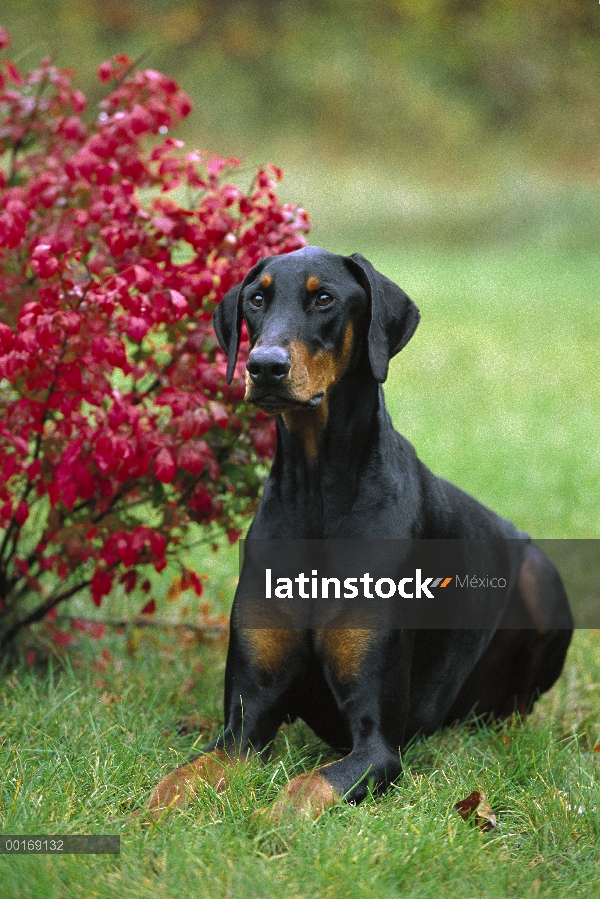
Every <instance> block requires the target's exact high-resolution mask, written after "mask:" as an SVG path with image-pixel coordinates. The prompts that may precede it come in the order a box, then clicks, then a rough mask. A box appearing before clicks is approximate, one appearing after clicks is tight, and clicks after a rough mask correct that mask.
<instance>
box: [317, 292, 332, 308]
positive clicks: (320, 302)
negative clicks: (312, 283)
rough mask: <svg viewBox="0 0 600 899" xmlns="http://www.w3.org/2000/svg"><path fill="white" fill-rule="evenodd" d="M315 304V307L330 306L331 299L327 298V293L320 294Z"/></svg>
mask: <svg viewBox="0 0 600 899" xmlns="http://www.w3.org/2000/svg"><path fill="white" fill-rule="evenodd" d="M315 303H316V304H317V306H330V305H331V303H333V297H331V296H329V294H328V293H320V294H319V296H318V297H317V299H316V300H315Z"/></svg>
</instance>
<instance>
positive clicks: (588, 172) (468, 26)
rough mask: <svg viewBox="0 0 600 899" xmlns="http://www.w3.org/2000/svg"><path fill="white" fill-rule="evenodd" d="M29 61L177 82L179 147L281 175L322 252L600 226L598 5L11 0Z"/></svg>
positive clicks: (16, 49)
mask: <svg viewBox="0 0 600 899" xmlns="http://www.w3.org/2000/svg"><path fill="white" fill-rule="evenodd" d="M0 18H1V19H2V20H3V22H4V24H5V26H6V27H8V28H9V30H10V32H11V34H12V37H13V55H14V56H15V57H17V58H18V60H19V61H20V63H21V64H22V65H23V66H24V67H26V66H27V65H28V64H33V63H34V62H35V61H36V60H37V59H38V58H39V57H40V56H41V55H43V54H47V53H49V54H52V55H53V56H54V58H55V60H56V62H57V63H59V64H62V65H66V66H71V67H72V68H74V69H75V71H76V72H77V73H78V78H79V84H80V86H81V87H82V89H83V90H84V91H85V92H86V93H87V94H88V96H89V97H90V100H91V101H94V100H97V99H98V98H99V97H100V96H101V95H102V93H103V90H104V89H103V86H101V85H100V84H99V83H98V81H97V80H96V77H95V70H96V67H97V64H98V63H99V62H100V61H101V60H102V59H104V58H107V57H108V56H110V55H112V54H115V53H119V52H126V53H129V54H130V55H131V56H132V57H134V58H136V57H138V56H139V55H140V54H145V56H144V65H147V66H151V67H153V68H158V69H161V70H163V71H165V72H167V73H169V74H171V75H173V76H175V77H177V78H178V79H179V80H180V81H181V83H182V85H183V87H184V88H185V89H186V90H187V91H188V92H189V93H190V94H191V96H192V98H193V100H194V103H195V110H194V113H193V115H192V117H191V118H190V120H189V121H188V123H187V124H186V126H185V128H184V129H182V131H181V134H182V136H183V137H184V138H185V139H186V141H188V142H191V143H192V144H193V145H196V146H199V147H201V148H203V149H208V150H212V151H213V152H217V153H221V154H224V155H232V154H233V155H237V156H241V157H242V159H243V160H244V161H245V163H246V167H247V170H248V175H250V172H251V170H252V168H253V167H254V165H255V164H256V163H257V162H264V161H273V162H275V163H277V164H279V165H282V166H283V168H284V169H285V171H286V181H285V183H284V184H285V186H284V188H283V194H284V196H285V197H286V198H290V199H293V200H294V201H295V202H297V203H299V204H301V205H305V206H306V207H307V208H308V209H309V210H310V211H311V212H312V214H313V219H314V229H315V230H314V240H315V242H320V243H327V244H328V245H332V244H333V245H334V246H333V248H335V245H336V244H337V243H338V242H348V241H350V242H352V241H354V242H355V243H356V244H357V245H358V246H364V243H365V240H369V239H370V240H371V242H372V243H374V242H377V243H378V244H381V243H385V244H388V245H397V244H398V243H400V244H407V243H414V242H419V243H422V242H423V241H427V242H430V243H432V242H433V243H436V244H439V243H452V244H456V243H465V242H468V243H472V242H473V241H477V242H479V243H481V242H490V241H499V240H500V241H502V240H506V239H507V238H510V239H512V240H514V239H515V237H516V236H520V237H521V238H522V239H524V240H525V239H527V240H537V241H540V240H542V241H546V242H548V241H551V242H552V243H553V244H554V245H557V244H558V245H561V246H562V245H565V244H566V245H569V246H578V247H581V245H582V242H587V243H588V245H592V244H595V242H596V239H597V233H598V226H599V225H600V212H599V209H600V194H599V191H598V179H597V175H598V171H599V164H600V141H599V136H600V127H599V126H600V102H599V99H600V7H599V6H598V4H594V2H593V0H563V2H561V3H556V2H554V3H548V2H547V0H372V2H369V3H367V2H361V0H319V2H316V0H305V2H296V3H291V2H288V0H4V3H3V4H2V12H1V13H0Z"/></svg>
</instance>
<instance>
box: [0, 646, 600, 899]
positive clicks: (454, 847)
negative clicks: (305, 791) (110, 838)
mask: <svg viewBox="0 0 600 899" xmlns="http://www.w3.org/2000/svg"><path fill="white" fill-rule="evenodd" d="M119 640H121V641H122V643H123V644H124V640H125V638H113V639H112V640H108V641H107V645H108V646H110V648H111V649H112V650H113V654H114V658H115V659H116V660H117V661H116V663H115V664H113V665H110V666H108V667H106V669H105V670H98V669H99V668H101V667H102V666H99V665H98V663H97V662H96V665H95V668H96V670H94V665H93V664H84V663H83V662H82V661H81V660H80V661H79V662H78V665H79V667H78V668H76V669H75V670H73V669H71V668H70V666H69V665H67V666H65V667H63V668H62V669H60V670H54V671H52V672H51V673H50V675H49V676H48V677H40V676H39V675H37V674H36V673H35V672H34V671H31V670H28V669H26V668H22V669H19V670H18V671H16V672H15V673H14V674H13V675H12V676H11V678H10V680H9V681H8V683H6V684H5V690H4V695H3V698H2V721H3V745H2V748H1V750H0V759H1V764H2V770H3V778H2V785H1V787H0V804H1V809H2V831H3V833H30V834H31V833H40V832H42V833H118V834H120V835H121V847H122V848H121V855H120V856H119V857H109V856H82V857H79V856H69V857H63V858H58V859H57V858H54V857H50V856H38V857H31V856H30V857H14V856H13V857H6V856H2V857H0V878H1V883H2V896H3V897H6V899H12V897H15V899H16V897H19V899H21V897H31V899H38V897H39V899H41V897H43V899H54V897H57V899H58V897H63V896H65V895H68V896H69V897H81V899H83V897H85V899H91V897H105V896H106V897H109V896H122V897H132V899H133V897H146V896H165V897H170V896H173V895H178V896H182V897H188V896H189V897H197V896H209V895H210V896H211V897H215V899H218V897H230V896H251V897H258V896H260V897H271V896H273V897H276V896H280V895H282V894H285V895H286V896H298V897H301V896H308V897H312V896H314V897H321V896H335V897H337V896H344V897H366V896H368V895H371V894H372V892H373V891H374V890H375V891H376V892H377V895H381V896H384V897H388V896H389V897H392V896H398V895H402V896H415V897H416V896H418V897H425V896H432V897H433V896H439V895H440V894H441V895H444V896H448V897H454V896H456V897H461V899H462V897H465V896H467V897H471V896H492V897H495V896H498V897H501V896H507V895H508V896H519V897H522V896H536V895H541V896H557V897H559V896H560V897H562V896H565V895H572V896H587V897H590V896H599V895H600V887H598V886H596V887H594V884H596V883H597V865H598V862H599V860H600V858H599V856H600V825H599V823H598V822H599V820H600V819H599V817H598V808H600V788H599V787H598V780H597V774H598V771H597V769H598V765H599V764H600V753H594V752H593V751H592V749H593V747H594V746H595V745H596V742H597V740H598V737H599V723H598V717H597V707H598V699H599V697H598V693H599V692H600V655H599V649H600V637H599V635H598V634H591V633H587V634H583V635H582V634H580V635H579V636H578V638H577V640H576V643H575V646H574V648H573V651H572V653H571V656H570V660H569V663H568V665H567V668H566V671H565V674H564V676H563V678H562V679H561V682H560V684H559V685H558V686H557V687H556V688H555V689H554V690H553V691H552V693H551V694H549V695H547V696H546V697H545V698H544V699H543V700H542V701H541V702H540V703H539V705H538V707H537V709H536V711H535V712H534V714H533V715H532V716H531V717H530V718H529V719H528V721H527V722H526V724H525V725H522V726H519V725H517V724H516V723H515V722H512V723H511V722H509V723H508V724H507V725H506V726H505V727H504V728H503V729H502V730H500V731H494V730H489V729H486V728H479V729H478V728H470V729H469V728H467V727H460V728H453V729H449V730H446V731H443V732H441V733H439V734H437V735H435V736H434V737H433V738H431V739H429V740H427V741H424V742H421V743H419V744H417V745H415V746H413V747H411V748H410V750H409V752H408V755H407V759H406V762H407V770H406V773H405V774H404V775H403V777H402V778H401V779H400V780H399V781H398V782H397V784H395V785H394V786H393V787H392V788H391V789H390V790H389V792H388V793H387V794H386V796H385V797H382V798H369V799H367V800H366V801H365V802H364V803H363V804H362V805H361V806H360V807H358V808H353V807H348V806H340V807H339V808H334V809H333V810H331V811H330V812H328V813H327V814H326V815H324V816H323V818H322V819H321V820H320V821H318V822H317V823H314V824H313V823H310V822H308V821H301V822H298V823H297V824H295V825H289V824H288V825H282V826H281V827H280V828H279V829H277V830H272V829H268V827H267V826H266V825H261V824H260V823H258V824H257V823H253V822H252V821H251V814H252V812H253V811H254V810H255V809H256V808H258V807H262V806H265V805H266V804H267V803H268V802H269V801H271V800H272V799H273V797H274V796H275V795H276V793H277V791H278V790H279V789H280V788H281V787H282V786H283V785H284V784H285V783H286V782H287V780H288V778H290V777H292V776H294V775H295V774H298V773H301V772H302V771H304V770H306V769H307V768H310V767H312V766H314V765H315V764H317V763H318V762H319V760H320V759H321V758H324V759H328V758H330V757H331V756H330V754H329V751H328V750H327V748H326V747H325V746H323V745H321V744H319V743H318V742H317V741H316V740H315V738H314V737H312V736H311V734H310V732H308V731H307V729H306V728H304V727H303V726H300V725H293V726H292V727H287V728H284V729H283V731H282V732H281V733H280V735H279V736H278V738H277V742H276V746H275V750H274V753H273V756H272V759H271V761H269V762H268V763H267V764H266V765H262V764H260V763H259V762H257V761H252V762H251V763H250V764H248V766H247V767H246V768H245V770H244V771H243V772H242V773H241V774H239V775H237V776H236V777H235V778H234V780H233V783H232V785H231V787H230V789H229V790H228V791H227V792H226V793H223V794H215V793H214V792H213V791H212V790H211V789H209V788H207V789H206V791H205V793H204V794H203V795H201V796H199V797H198V798H197V800H196V801H195V803H194V804H193V806H191V807H190V808H188V810H186V811H185V812H181V813H176V814H174V815H172V816H171V818H170V819H169V820H166V821H164V822H162V823H159V824H156V825H152V826H149V827H148V826H143V825H142V823H141V822H140V820H139V819H132V818H131V817H130V813H131V812H132V811H133V810H134V809H135V808H137V807H138V806H139V804H140V803H142V802H143V800H144V798H145V797H146V796H147V795H148V793H149V791H150V790H151V788H152V786H153V785H154V784H155V783H156V781H157V780H158V779H159V778H160V776H161V775H162V774H163V773H165V772H167V771H168V770H170V769H171V768H172V767H174V766H175V765H176V764H177V763H180V762H183V761H184V760H186V759H187V758H188V757H189V755H190V754H191V753H192V752H193V750H194V747H195V746H196V745H201V744H202V742H204V741H205V740H206V739H208V738H209V737H210V736H211V735H212V734H211V731H212V732H213V733H214V731H215V730H216V729H217V728H218V725H219V720H220V718H219V714H218V713H217V711H216V702H215V697H216V696H217V693H220V681H221V677H222V665H223V654H222V650H220V649H219V647H218V646H213V645H206V646H204V647H203V648H202V647H187V648H184V647H172V646H169V644H168V641H167V640H166V639H164V638H163V639H162V640H160V641H157V639H156V638H154V639H150V638H148V637H147V636H145V637H141V638H140V640H139V641H138V644H137V649H136V650H135V652H133V654H132V653H131V652H130V653H127V652H126V651H125V646H124V645H121V646H120V647H119V645H118V641H119ZM83 651H84V655H85V648H84V650H83ZM88 651H89V652H90V653H97V651H98V647H97V645H95V644H94V645H92V646H91V647H89V650H88ZM199 661H201V663H202V664H203V665H204V666H205V667H204V668H203V669H202V670H201V671H199V672H198V673H197V674H196V675H195V683H194V685H193V687H190V684H189V678H190V672H193V670H194V665H196V667H197V665H198V662H199ZM182 684H184V685H185V689H183V690H182ZM198 712H199V713H200V714H201V715H202V716H205V717H206V722H205V726H204V732H203V734H202V737H199V738H198V739H196V740H194V738H193V737H192V736H178V735H177V733H176V730H175V727H176V722H177V721H178V720H179V719H180V718H181V717H183V716H186V715H189V714H194V713H198ZM474 789H478V790H484V791H485V792H486V793H487V795H488V797H489V800H490V803H491V805H492V808H493V810H494V812H495V813H496V815H497V818H498V827H497V828H496V829H495V830H493V831H492V832H490V833H487V834H485V833H481V832H479V831H478V830H477V829H476V828H473V827H472V826H470V825H469V824H468V823H467V822H465V821H463V820H462V819H461V818H459V816H458V815H457V814H456V812H455V811H454V803H455V802H457V801H458V800H460V799H463V798H464V797H465V796H466V795H468V794H469V793H470V792H471V791H472V790H474Z"/></svg>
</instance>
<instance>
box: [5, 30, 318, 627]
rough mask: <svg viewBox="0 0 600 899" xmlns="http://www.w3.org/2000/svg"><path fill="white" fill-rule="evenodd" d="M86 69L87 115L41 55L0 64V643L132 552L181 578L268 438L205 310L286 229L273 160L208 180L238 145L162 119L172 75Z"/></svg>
mask: <svg viewBox="0 0 600 899" xmlns="http://www.w3.org/2000/svg"><path fill="white" fill-rule="evenodd" d="M7 42H8V39H7V36H6V33H5V32H4V31H2V30H1V29H0V45H1V46H6V45H7ZM98 76H99V78H100V80H101V81H102V82H104V83H106V84H107V85H110V88H109V89H110V92H109V93H108V94H107V96H106V97H105V98H104V100H102V102H101V103H100V110H99V114H98V115H97V116H96V117H95V118H94V119H92V120H86V119H84V117H83V113H84V110H85V107H86V98H85V97H84V96H83V94H82V93H81V92H80V91H78V90H76V89H75V88H74V87H73V84H72V80H71V78H72V76H71V73H70V72H68V71H66V70H64V69H59V68H56V67H55V66H54V65H52V63H51V61H50V59H44V60H43V61H42V63H41V65H40V66H39V68H37V69H35V70H34V71H32V72H29V73H25V74H22V73H21V72H20V71H19V70H18V68H17V67H16V66H15V65H14V64H13V63H8V62H7V61H5V65H4V69H3V71H0V112H1V116H2V122H1V126H0V155H2V156H3V157H4V159H5V160H6V163H5V165H4V168H3V169H0V294H1V296H2V303H1V306H0V319H1V321H0V387H1V392H0V596H1V598H2V603H3V606H2V618H3V625H2V626H1V627H0V643H2V642H4V644H6V643H7V642H8V641H9V640H10V639H11V638H12V636H13V635H14V634H15V633H16V631H17V630H18V629H19V628H20V627H22V626H23V625H24V624H28V623H30V622H31V621H33V620H36V619H39V618H41V617H43V615H44V614H45V613H47V612H48V610H50V609H52V608H54V607H55V606H56V605H57V603H59V602H60V601H61V600H63V599H66V598H67V597H69V596H72V595H73V594H74V593H76V592H77V591H78V590H81V589H84V588H87V589H89V591H90V593H91V597H92V599H93V601H94V603H96V605H99V604H100V603H101V602H102V599H103V597H104V596H106V594H107V593H108V592H109V591H110V590H111V588H112V587H113V585H114V584H115V583H117V582H119V583H121V584H123V585H124V586H125V589H126V591H127V592H130V591H131V590H133V589H135V588H136V584H137V577H138V572H139V573H140V574H141V573H142V570H143V569H144V568H145V567H147V566H153V567H154V569H156V570H157V571H161V570H162V569H163V568H164V567H165V566H167V565H168V564H171V565H173V566H174V568H175V569H176V572H177V574H178V576H179V577H180V578H181V579H182V582H183V583H186V584H187V585H188V586H190V587H193V588H194V589H196V591H197V592H198V591H199V590H200V589H201V582H200V581H199V580H198V578H197V576H196V575H195V574H193V573H190V572H188V571H187V570H185V569H184V568H183V566H181V565H179V564H178V562H177V557H178V552H179V553H180V552H181V547H182V543H183V542H184V541H185V539H186V538H187V536H189V534H190V529H192V530H193V528H194V527H196V528H197V526H198V525H200V526H201V527H202V528H203V529H204V530H205V531H206V529H208V534H207V538H208V539H210V540H213V539H214V535H215V531H216V530H219V531H220V532H222V533H227V534H228V535H229V538H230V539H232V538H234V537H235V535H237V534H238V533H239V524H240V518H241V516H243V515H245V514H248V513H250V512H251V511H252V509H253V507H254V505H255V502H256V499H257V494H258V490H259V487H260V484H261V480H262V475H263V466H262V464H261V463H262V461H263V460H264V459H265V458H267V457H269V456H270V455H272V453H273V449H274V439H275V437H274V428H273V423H272V420H269V419H266V418H265V417H264V416H263V415H260V414H259V415H255V414H254V413H252V412H251V411H250V410H248V409H246V408H244V407H243V406H240V399H241V398H242V397H243V393H244V384H243V371H244V350H245V349H246V348H247V343H246V342H245V341H243V344H242V352H241V355H240V361H239V362H238V365H237V369H236V378H235V380H234V382H233V383H232V385H231V386H228V385H227V384H226V382H225V370H226V360H225V358H224V356H223V354H222V352H221V350H220V349H219V347H218V346H217V343H216V339H215V337H214V334H213V331H212V327H211V315H212V312H213V310H214V308H215V305H216V304H217V303H218V302H219V301H220V299H221V298H222V296H223V294H224V293H225V292H226V291H227V290H228V289H229V288H230V287H231V286H232V285H233V284H235V283H236V282H238V281H240V280H241V279H242V277H243V276H244V274H245V273H246V271H247V270H248V268H250V267H251V266H252V265H253V264H254V263H255V262H256V261H257V260H258V259H259V258H260V257H262V256H267V255H272V254H275V253H286V252H289V251H290V250H294V249H297V248H298V247H300V246H303V245H304V244H305V239H304V236H303V235H304V234H305V233H306V232H307V231H308V219H307V216H306V214H305V213H304V212H303V210H301V209H297V208H295V207H294V206H291V205H289V204H282V203H280V202H279V200H278V198H277V196H276V194H275V186H276V182H277V181H278V180H279V179H280V178H281V172H280V170H278V169H276V168H275V167H273V166H266V167H265V168H262V169H260V171H259V172H258V174H257V176H256V179H255V182H254V185H253V187H252V188H251V190H250V191H249V192H248V193H244V192H243V191H241V190H240V189H239V188H238V187H236V186H234V185H233V184H231V183H227V182H226V181H225V180H224V179H225V177H226V175H227V173H228V171H230V170H231V169H232V168H234V167H235V166H237V165H239V163H238V160H236V159H228V160H225V159H221V158H219V157H216V156H212V155H210V154H208V153H203V152H191V153H190V152H184V147H183V144H182V142H181V141H177V140H174V139H173V138H172V137H165V136H164V135H165V134H166V133H167V132H168V131H169V130H170V129H171V128H172V127H173V126H174V125H176V124H177V122H178V121H180V120H181V119H182V118H183V117H184V116H187V115H188V114H189V113H190V111H191V108H192V104H191V101H190V99H189V97H187V95H186V94H184V93H183V91H181V90H180V89H179V86H178V85H177V83H176V82H175V81H173V79H171V78H168V77H166V76H165V75H162V74H161V73H160V72H156V71H153V70H151V69H149V70H146V71H136V70H135V69H134V68H133V67H132V65H131V62H130V60H129V59H128V58H127V57H125V56H118V57H116V58H115V59H113V60H111V61H110V62H106V63H103V64H102V65H101V66H100V68H99V70H98ZM176 189H179V191H178V192H177V193H176V194H173V191H175V190H176ZM181 189H184V190H183V191H182V190H181ZM182 192H183V193H185V195H186V196H187V197H188V198H190V203H189V207H188V206H183V205H181V203H180V197H181V194H182ZM197 536H198V533H197V531H196V537H197ZM146 584H147V579H144V584H143V585H142V589H143V590H145V589H146Z"/></svg>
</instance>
